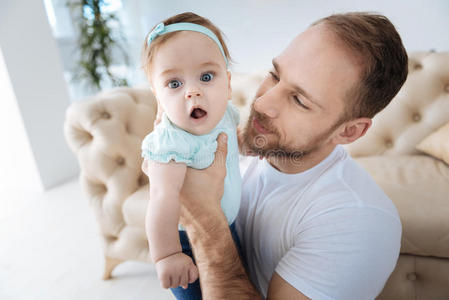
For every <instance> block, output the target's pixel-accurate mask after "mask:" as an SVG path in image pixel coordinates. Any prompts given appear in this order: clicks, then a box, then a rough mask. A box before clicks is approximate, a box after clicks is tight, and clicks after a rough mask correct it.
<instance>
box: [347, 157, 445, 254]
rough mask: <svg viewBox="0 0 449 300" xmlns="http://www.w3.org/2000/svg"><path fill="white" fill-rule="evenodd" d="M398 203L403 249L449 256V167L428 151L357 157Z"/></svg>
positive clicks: (411, 252)
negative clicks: (427, 153) (416, 153)
mask: <svg viewBox="0 0 449 300" xmlns="http://www.w3.org/2000/svg"><path fill="white" fill-rule="evenodd" d="M356 161H357V162H358V163H360V164H361V165H362V166H363V167H364V168H365V169H366V170H367V171H368V172H369V173H370V174H371V175H372V176H373V178H374V180H375V181H376V182H377V183H378V184H379V185H380V186H381V188H382V189H383V190H384V191H385V193H386V194H387V195H388V196H389V197H390V198H391V199H392V201H393V202H394V203H395V204H396V207H397V209H398V211H399V215H400V217H401V221H402V228H403V233H402V247H401V253H409V254H416V255H423V256H437V257H449V235H448V232H449V222H448V216H449V167H448V166H447V165H446V164H445V163H444V162H442V161H440V160H437V159H434V158H432V157H430V156H425V155H401V156H371V157H361V158H357V159H356Z"/></svg>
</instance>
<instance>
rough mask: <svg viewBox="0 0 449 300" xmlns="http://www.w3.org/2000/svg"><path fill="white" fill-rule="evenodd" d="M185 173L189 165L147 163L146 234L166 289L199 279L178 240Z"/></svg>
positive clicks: (185, 284)
mask: <svg viewBox="0 0 449 300" xmlns="http://www.w3.org/2000/svg"><path fill="white" fill-rule="evenodd" d="M186 170H187V166H186V165H185V164H183V163H175V162H170V163H158V162H154V161H149V162H148V175H149V177H150V201H149V203H148V209H147V214H146V232H147V236H148V242H149V246H150V255H151V259H152V260H153V262H154V263H155V264H156V269H157V272H158V276H159V279H160V280H161V283H162V286H163V287H164V288H168V287H177V286H179V285H181V286H184V287H187V284H188V283H189V282H194V281H195V280H196V279H197V277H198V271H197V269H196V267H195V265H194V264H193V261H192V259H191V258H190V257H188V256H187V255H185V254H183V253H182V248H181V244H180V241H179V232H178V223H179V214H180V212H179V211H180V203H179V192H180V190H181V187H182V185H183V183H184V177H185V174H186Z"/></svg>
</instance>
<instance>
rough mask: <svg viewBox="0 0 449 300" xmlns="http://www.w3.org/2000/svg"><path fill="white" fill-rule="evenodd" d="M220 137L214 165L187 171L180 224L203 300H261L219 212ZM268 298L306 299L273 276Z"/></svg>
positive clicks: (223, 153)
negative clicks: (186, 237)
mask: <svg viewBox="0 0 449 300" xmlns="http://www.w3.org/2000/svg"><path fill="white" fill-rule="evenodd" d="M220 137H225V135H224V134H221V135H220ZM220 137H219V139H218V147H217V152H216V154H215V160H214V162H213V164H212V165H211V166H210V167H209V168H207V169H205V170H195V169H191V168H188V170H187V175H186V179H185V181H184V186H183V188H182V191H181V198H182V208H181V223H182V224H183V225H184V227H186V230H187V234H188V236H189V239H190V242H191V244H192V248H193V251H194V254H195V260H196V263H197V266H198V269H199V273H200V282H201V290H202V294H203V298H204V299H206V300H207V299H262V296H261V295H260V294H259V292H258V291H257V290H256V288H255V287H254V286H253V284H252V283H251V281H250V280H249V278H248V275H247V273H246V271H245V269H244V267H243V265H242V262H241V261H240V257H239V254H238V252H237V249H236V246H235V244H234V241H233V239H232V236H231V232H230V230H229V225H228V222H227V220H226V217H225V215H224V214H223V211H222V210H221V206H220V200H221V197H222V195H223V182H224V178H225V176H226V166H225V163H226V153H227V148H226V145H227V143H226V141H223V140H220ZM268 299H273V300H277V299H279V300H281V299H298V300H303V299H308V298H307V297H305V296H304V295H303V294H302V293H300V292H299V291H298V290H296V289H295V288H293V287H292V286H291V285H289V284H288V283H287V282H286V281H284V280H283V279H282V278H281V277H280V276H279V275H277V274H274V276H273V278H272V280H271V283H270V288H269V291H268Z"/></svg>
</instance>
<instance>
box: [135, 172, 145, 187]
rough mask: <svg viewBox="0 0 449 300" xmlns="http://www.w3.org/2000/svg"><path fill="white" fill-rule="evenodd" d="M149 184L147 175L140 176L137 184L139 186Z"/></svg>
mask: <svg viewBox="0 0 449 300" xmlns="http://www.w3.org/2000/svg"><path fill="white" fill-rule="evenodd" d="M147 183H148V176H147V175H145V174H142V175H140V176H139V179H138V180H137V184H138V185H139V186H143V185H145V184H147Z"/></svg>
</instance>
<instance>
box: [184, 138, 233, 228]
mask: <svg viewBox="0 0 449 300" xmlns="http://www.w3.org/2000/svg"><path fill="white" fill-rule="evenodd" d="M226 155H227V136H226V134H224V133H221V134H220V135H219V136H218V138H217V151H216V152H215V159H214V161H213V162H212V164H211V165H210V166H209V167H208V168H206V169H203V170H196V169H192V168H187V174H186V176H185V179H184V185H183V186H182V189H181V195H180V197H181V218H180V222H181V224H182V225H184V226H189V224H190V223H191V222H192V221H195V220H199V218H203V217H204V216H207V217H208V218H209V217H210V215H211V214H213V215H216V216H222V217H224V214H223V212H222V210H221V205H220V201H221V198H222V196H223V192H224V179H225V177H226Z"/></svg>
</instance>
